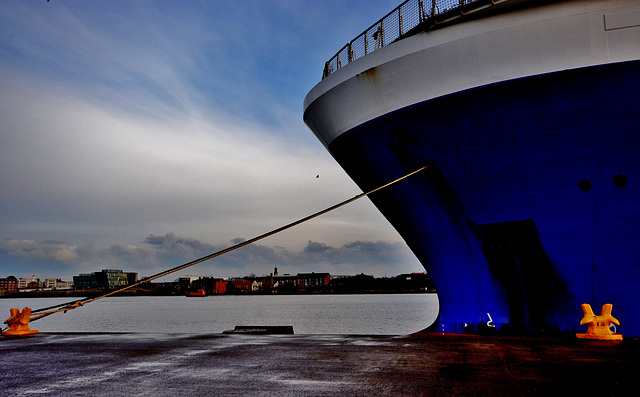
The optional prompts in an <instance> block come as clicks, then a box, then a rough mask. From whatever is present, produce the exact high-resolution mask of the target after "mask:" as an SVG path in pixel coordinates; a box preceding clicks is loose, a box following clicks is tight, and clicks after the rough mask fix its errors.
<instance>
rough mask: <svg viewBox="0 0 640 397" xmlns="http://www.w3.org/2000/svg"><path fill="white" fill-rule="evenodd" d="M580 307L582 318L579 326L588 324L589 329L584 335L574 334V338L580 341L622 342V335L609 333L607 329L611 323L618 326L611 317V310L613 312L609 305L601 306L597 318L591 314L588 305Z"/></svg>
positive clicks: (611, 306) (616, 320)
mask: <svg viewBox="0 0 640 397" xmlns="http://www.w3.org/2000/svg"><path fill="white" fill-rule="evenodd" d="M581 307H582V312H583V313H584V317H582V320H580V325H584V324H589V328H588V329H587V332H585V333H576V337H578V338H580V339H597V340H622V335H620V334H615V333H613V332H611V329H610V328H609V324H611V323H614V324H616V325H620V321H618V319H616V318H615V317H613V316H612V315H611V310H613V305H612V304H611V303H605V304H604V305H602V311H601V312H600V315H599V316H596V315H595V314H593V310H592V309H591V305H589V304H588V303H583V304H582V305H581Z"/></svg>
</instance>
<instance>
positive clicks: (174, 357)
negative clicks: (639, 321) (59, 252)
mask: <svg viewBox="0 0 640 397" xmlns="http://www.w3.org/2000/svg"><path fill="white" fill-rule="evenodd" d="M0 366H1V368H2V370H1V371H0V396H31V395H55V396H88V395H103V396H122V395H134V396H183V395H184V396H196V395H202V396H239V395H250V396H447V395H473V396H481V395H526V396H528V395H536V396H538V395H539V396H549V395H575V396H579V395H584V396H591V395H597V396H614V395H615V396H620V395H634V396H635V395H638V392H637V383H638V381H639V380H640V340H637V339H626V340H624V341H622V342H595V341H584V340H577V339H536V338H528V339H527V338H506V337H488V336H486V337H483V336H465V335H443V334H436V333H426V334H416V335H411V336H404V337H397V336H395V337H394V336H352V335H236V334H224V335H223V334H212V335H188V334H146V333H144V334H143V333H131V334H126V333H125V334H113V333H109V334H96V333H91V334H73V333H41V334H38V335H36V336H31V337H25V338H6V337H4V338H1V339H0Z"/></svg>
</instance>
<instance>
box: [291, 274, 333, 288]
mask: <svg viewBox="0 0 640 397" xmlns="http://www.w3.org/2000/svg"><path fill="white" fill-rule="evenodd" d="M329 281H331V275H329V273H298V276H297V277H296V286H297V287H298V288H313V287H324V286H326V285H329Z"/></svg>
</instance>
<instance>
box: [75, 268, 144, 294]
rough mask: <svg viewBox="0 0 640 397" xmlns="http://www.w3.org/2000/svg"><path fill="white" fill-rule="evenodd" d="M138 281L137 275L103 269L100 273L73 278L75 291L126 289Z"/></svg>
mask: <svg viewBox="0 0 640 397" xmlns="http://www.w3.org/2000/svg"><path fill="white" fill-rule="evenodd" d="M137 281H138V273H126V272H123V271H122V270H115V269H103V270H102V271H100V272H93V273H90V274H80V275H79V276H73V285H74V288H75V289H89V288H103V289H112V288H120V287H126V286H127V285H131V284H134V283H136V282H137Z"/></svg>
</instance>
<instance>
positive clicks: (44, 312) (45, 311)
mask: <svg viewBox="0 0 640 397" xmlns="http://www.w3.org/2000/svg"><path fill="white" fill-rule="evenodd" d="M428 167H429V166H428V165H427V166H424V167H421V168H419V169H417V170H415V171H413V172H410V173H408V174H406V175H404V176H402V177H400V178H398V179H395V180H393V181H391V182H389V183H387V184H384V185H382V186H380V187H378V188H375V189H373V190H371V191H368V192H366V193H361V194H358V195H357V196H355V197H353V198H350V199H348V200H345V201H343V202H341V203H339V204H336V205H333V206H331V207H329V208H326V209H324V210H322V211H319V212H316V213H315V214H312V215H309V216H307V217H304V218H302V219H299V220H297V221H295V222H291V223H289V224H288V225H285V226H282V227H279V228H277V229H274V230H272V231H270V232H267V233H264V234H262V235H260V236H258V237H254V238H252V239H250V240H246V241H243V242H241V243H239V244H236V245H234V246H231V247H229V248H225V249H223V250H221V251H218V252H215V253H213V254H210V255H207V256H203V257H202V258H199V259H196V260H194V261H191V262H188V263H185V264H183V265H180V266H176V267H173V268H171V269H169V270H165V271H163V272H160V273H158V274H155V275H153V276H149V277H146V278H144V279H142V280H140V281H138V282H137V283H134V284H131V285H128V286H126V287H123V288H120V289H118V290H116V291H112V292H109V293H107V294H104V295H101V296H98V297H95V298H85V299H82V300H79V301H73V302H68V303H62V304H59V305H56V306H50V307H46V308H42V309H38V310H34V311H32V312H31V313H32V314H31V316H32V317H31V321H35V320H38V319H41V318H43V317H46V316H49V315H51V314H53V313H58V312H66V311H67V310H72V309H75V308H77V307H80V306H83V305H85V304H87V303H90V302H93V301H96V300H98V299H102V298H106V297H108V296H111V295H114V294H117V293H119V292H122V291H125V290H128V289H130V288H134V287H137V286H138V285H141V284H144V283H147V282H149V281H152V280H155V279H157V278H160V277H164V276H167V275H169V274H171V273H175V272H177V271H179V270H182V269H186V268H188V267H191V266H193V265H197V264H198V263H201V262H204V261H207V260H209V259H212V258H215V257H216V256H220V255H223V254H226V253H228V252H231V251H234V250H237V249H238V248H241V247H244V246H245V245H249V244H252V243H255V242H256V241H258V240H262V239H264V238H267V237H269V236H272V235H274V234H276V233H280V232H282V231H284V230H287V229H290V228H292V227H294V226H297V225H299V224H301V223H303V222H306V221H308V220H311V219H313V218H316V217H318V216H320V215H323V214H326V213H327V212H330V211H333V210H335V209H337V208H340V207H342V206H344V205H347V204H349V203H352V202H354V201H356V200H358V199H360V198H362V197H365V196H368V195H370V194H372V193H375V192H377V191H378V190H381V189H384V188H385V187H387V186H390V185H393V184H394V183H396V182H400V181H401V180H403V179H405V178H408V177H410V176H412V175H414V174H417V173H418V172H420V171H422V170H425V169H426V168H428ZM56 308H59V309H56ZM50 309H55V310H50ZM7 321H11V319H9V320H7Z"/></svg>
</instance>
